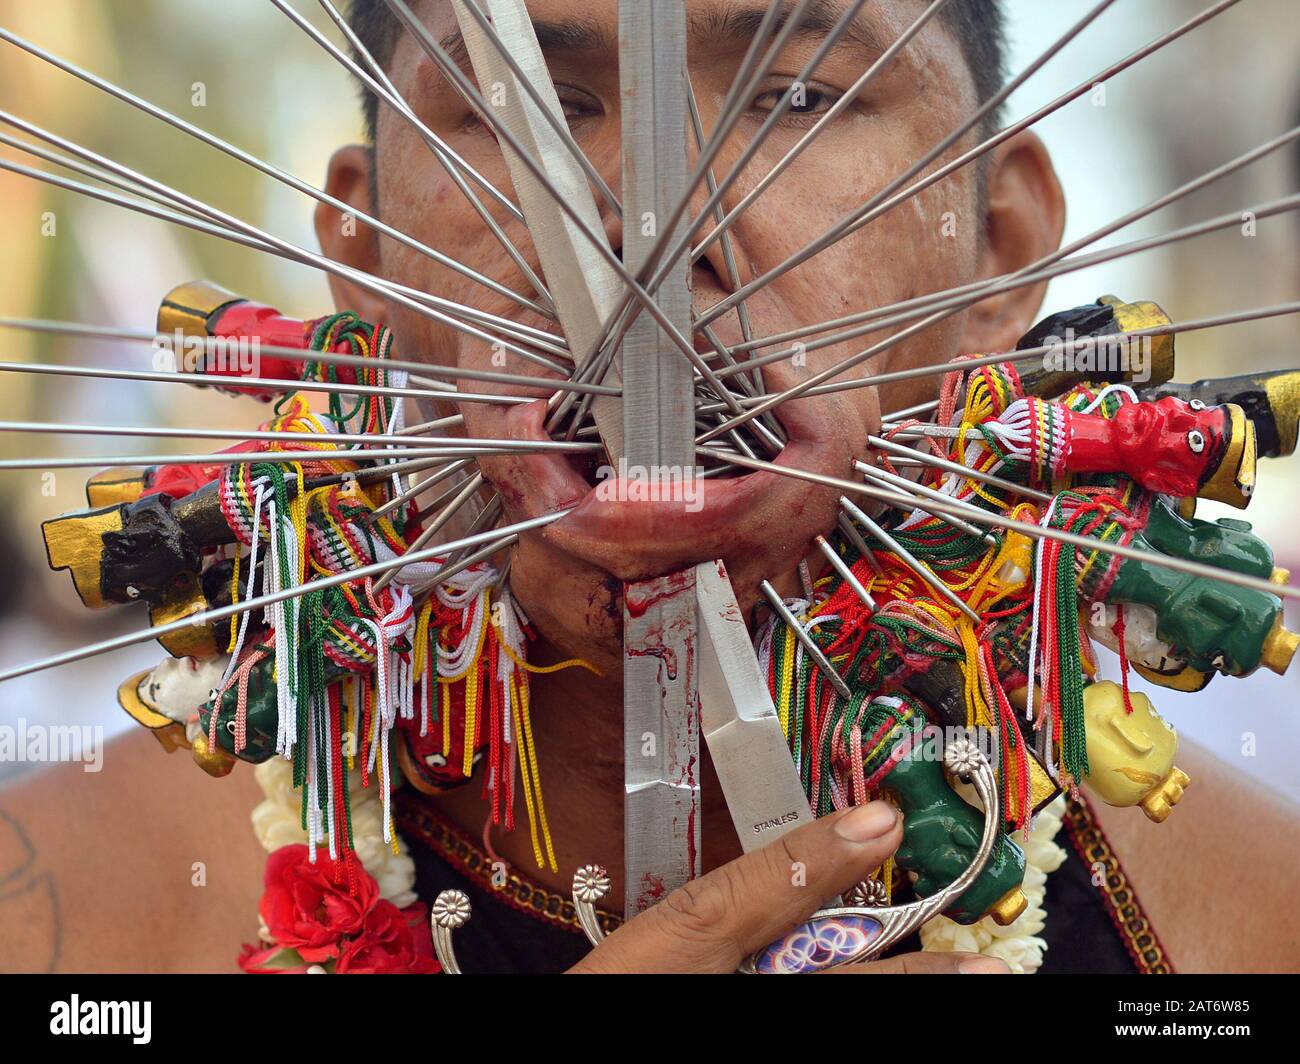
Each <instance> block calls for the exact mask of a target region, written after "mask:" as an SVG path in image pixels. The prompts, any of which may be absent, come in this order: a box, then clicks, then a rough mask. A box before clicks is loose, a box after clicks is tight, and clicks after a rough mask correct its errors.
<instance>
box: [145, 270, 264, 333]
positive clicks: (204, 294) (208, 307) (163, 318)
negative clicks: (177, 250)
mask: <svg viewBox="0 0 1300 1064" xmlns="http://www.w3.org/2000/svg"><path fill="white" fill-rule="evenodd" d="M242 302H244V297H243V296H240V295H236V294H235V293H234V292H230V291H227V290H226V289H224V288H222V287H221V286H220V285H218V284H213V283H212V282H211V281H187V282H186V283H185V284H180V285H177V286H176V287H175V288H173V289H172V290H171V291H170V292H168V293H167V294H166V295H165V296H163V299H162V303H161V304H159V307H158V331H159V332H160V333H172V332H176V331H177V330H179V331H180V332H181V333H182V334H183V335H185V336H204V337H205V336H207V335H208V318H210V317H211V316H212V314H213V313H214V312H215V311H217V310H220V309H221V308H222V307H224V306H227V305H228V304H230V303H242Z"/></svg>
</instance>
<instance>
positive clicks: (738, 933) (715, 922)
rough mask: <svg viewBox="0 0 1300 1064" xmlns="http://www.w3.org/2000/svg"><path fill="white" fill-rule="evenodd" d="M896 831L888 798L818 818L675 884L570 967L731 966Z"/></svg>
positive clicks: (882, 854)
mask: <svg viewBox="0 0 1300 1064" xmlns="http://www.w3.org/2000/svg"><path fill="white" fill-rule="evenodd" d="M901 839H902V819H901V818H900V817H899V815H898V812H897V811H896V810H895V809H894V807H893V806H892V805H890V804H889V803H888V802H871V803H869V804H867V805H861V806H856V807H854V808H853V809H846V810H844V811H843V812H840V813H835V814H832V815H831V816H827V817H822V818H821V819H819V820H815V821H813V822H812V823H811V824H806V825H804V826H803V827H801V828H799V829H798V830H796V831H792V832H790V833H789V834H788V835H784V836H782V837H781V838H779V839H777V840H776V841H775V842H773V843H771V844H770V845H768V846H766V847H764V848H763V849H761V850H756V851H754V852H753V853H748V854H745V856H743V857H740V858H737V859H736V860H735V861H732V862H730V863H729V864H725V865H723V866H722V867H721V868H716V869H714V870H713V871H712V872H710V873H709V874H708V875H706V876H702V877H701V878H699V879H696V880H693V881H691V882H690V883H688V884H686V885H685V886H684V887H680V888H679V889H677V890H675V891H673V892H672V893H671V894H669V895H668V897H666V898H665V899H664V900H663V901H661V902H660V903H659V904H658V905H656V906H655V907H654V908H652V909H650V910H648V911H647V912H645V913H642V914H641V915H640V916H638V917H637V918H636V919H634V920H631V921H629V922H628V923H627V924H625V925H624V926H623V927H621V928H620V929H619V930H618V931H616V932H615V933H614V934H613V935H611V936H610V937H609V938H608V939H606V940H605V942H603V943H602V944H601V945H600V947H599V948H598V949H596V950H594V951H592V953H591V954H590V955H589V956H588V957H587V958H586V959H584V960H583V962H582V963H581V964H579V965H578V966H577V967H576V968H575V969H574V970H575V971H582V972H734V971H735V970H736V969H737V968H738V967H739V966H740V962H741V961H742V960H744V958H745V957H747V956H749V954H751V953H753V952H754V951H755V950H758V949H761V948H762V947H764V946H766V945H768V944H769V943H771V942H774V941H775V940H776V939H778V938H780V937H781V936H782V935H784V934H785V933H786V932H788V931H790V930H791V929H793V928H795V927H797V926H798V925H799V924H801V923H803V922H804V921H805V920H807V919H808V917H810V916H811V915H812V914H813V913H814V912H816V911H817V910H818V909H819V908H821V907H822V906H823V905H825V904H826V903H827V902H829V901H831V900H832V899H834V898H835V897H836V896H837V895H839V894H842V893H843V892H844V891H846V890H848V889H849V888H851V887H852V886H853V885H854V884H855V883H858V882H859V881H861V880H862V879H864V878H865V877H866V876H867V875H869V874H870V873H871V872H872V871H873V870H874V869H876V868H878V867H880V865H881V864H883V863H884V861H885V859H886V858H887V857H889V855H890V854H891V853H893V852H894V850H895V849H896V848H897V847H898V844H899V842H900V841H901Z"/></svg>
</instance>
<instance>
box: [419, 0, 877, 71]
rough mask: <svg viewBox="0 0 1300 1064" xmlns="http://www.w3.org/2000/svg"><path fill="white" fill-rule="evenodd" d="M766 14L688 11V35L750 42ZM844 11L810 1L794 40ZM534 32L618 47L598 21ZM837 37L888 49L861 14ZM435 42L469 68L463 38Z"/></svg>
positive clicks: (579, 44) (575, 44)
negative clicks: (689, 12)
mask: <svg viewBox="0 0 1300 1064" xmlns="http://www.w3.org/2000/svg"><path fill="white" fill-rule="evenodd" d="M796 3H797V0H788V2H787V3H786V5H785V10H784V11H782V12H781V14H780V15H778V16H777V18H776V20H775V23H774V25H773V26H772V29H771V36H772V37H774V36H775V35H776V34H777V33H778V32H779V31H780V29H781V27H782V26H784V25H785V23H786V21H787V19H789V17H790V15H791V13H792V12H793V10H794V8H795V6H796ZM767 10H768V4H767V3H764V2H762V0H758V2H756V3H743V2H741V0H732V2H728V3H725V4H724V5H722V6H721V7H715V8H712V9H710V10H708V11H697V12H692V13H691V15H690V35H691V37H692V38H693V39H694V40H699V41H714V42H737V43H741V42H743V43H745V44H748V42H749V41H751V40H752V39H753V37H754V34H756V33H757V32H758V30H759V28H760V27H761V26H762V24H763V19H764V18H766V17H767ZM843 13H844V12H843V9H842V7H841V5H840V4H838V3H836V2H834V0H814V2H813V3H812V4H811V5H809V7H808V10H807V11H806V12H805V13H804V17H803V18H802V19H801V20H800V22H799V28H798V29H797V30H796V31H795V32H794V35H793V39H794V40H798V39H800V38H808V37H818V38H820V37H824V36H826V34H828V33H829V32H830V31H831V30H833V29H834V28H835V27H836V25H837V24H838V23H839V21H840V19H841V17H842V16H843ZM533 31H534V32H535V33H536V34H537V42H538V44H540V45H541V48H542V51H543V52H551V51H553V52H611V53H612V52H615V51H617V49H618V38H617V36H616V35H615V34H611V33H610V31H609V29H608V28H607V27H606V26H605V25H603V24H602V23H599V22H596V21H595V20H591V19H582V18H574V19H564V20H561V21H546V20H540V19H539V20H537V21H535V22H534V23H533ZM840 39H841V40H842V41H851V42H854V43H857V44H859V45H861V46H862V47H863V48H865V49H866V50H867V51H869V52H871V53H873V54H879V53H881V52H884V51H885V49H886V47H887V45H886V43H885V42H884V41H883V40H882V39H881V37H880V34H879V32H878V31H877V30H876V27H875V25H874V24H873V23H872V22H871V21H870V20H869V19H867V18H865V17H863V16H862V15H861V14H859V15H858V17H856V18H854V19H852V20H851V21H850V22H849V24H848V25H847V26H846V27H845V28H844V32H843V33H842V34H841V37H840ZM438 43H439V45H441V47H442V49H443V50H444V51H445V52H446V53H447V54H448V55H449V56H451V59H452V61H453V62H455V63H457V64H458V65H460V66H468V65H469V50H468V49H467V48H466V47H465V38H464V37H463V36H461V33H460V31H459V30H453V31H452V32H451V33H449V34H447V36H445V37H444V38H443V39H442V40H441V41H439V42H438Z"/></svg>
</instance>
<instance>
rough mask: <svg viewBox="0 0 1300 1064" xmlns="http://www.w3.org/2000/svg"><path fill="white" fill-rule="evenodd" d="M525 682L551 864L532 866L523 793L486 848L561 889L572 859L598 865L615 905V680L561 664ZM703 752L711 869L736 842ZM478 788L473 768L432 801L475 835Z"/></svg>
mask: <svg viewBox="0 0 1300 1064" xmlns="http://www.w3.org/2000/svg"><path fill="white" fill-rule="evenodd" d="M531 690H532V725H533V727H532V731H533V739H534V741H535V743H536V751H537V764H538V772H539V775H540V777H541V784H542V786H541V793H542V799H543V801H544V803H545V815H546V823H547V825H548V826H549V829H550V833H551V839H552V842H553V846H554V851H555V860H556V867H557V871H554V872H553V871H551V869H550V868H549V867H546V868H538V867H537V862H536V860H535V859H534V855H533V844H532V840H531V839H530V838H529V830H528V821H527V817H526V814H525V811H524V809H523V808H522V800H521V801H520V806H521V808H519V809H517V810H516V822H517V826H516V828H515V830H514V831H510V832H507V831H504V830H500V829H498V828H495V827H494V828H493V830H492V832H491V836H490V837H491V842H492V849H493V850H494V851H495V852H496V854H497V855H498V856H499V857H500V858H501V859H502V860H503V861H505V862H506V863H507V864H508V865H509V866H510V867H511V869H512V870H514V871H517V872H518V873H520V874H521V875H524V876H526V877H527V878H529V879H532V880H535V881H536V882H538V883H541V884H542V885H544V886H546V887H548V888H550V889H552V890H555V891H557V892H559V893H563V894H567V893H568V892H569V887H570V884H571V883H572V880H573V873H574V872H575V871H576V870H577V869H578V868H579V867H581V866H582V865H585V864H599V865H603V866H604V867H605V868H606V869H607V870H608V871H609V873H610V876H611V877H612V880H613V889H612V890H611V892H610V895H609V898H608V899H607V902H606V905H605V907H606V908H610V909H614V910H617V909H619V908H620V907H621V905H622V898H623V883H622V868H623V704H622V699H623V696H622V684H621V683H619V682H617V679H616V680H615V681H613V682H611V681H610V680H608V679H600V678H597V677H594V676H592V675H591V674H590V673H588V672H587V671H586V670H583V669H567V670H564V671H562V672H558V673H551V674H547V675H538V676H533V677H532V678H531ZM703 760H704V763H705V764H704V772H703V774H702V778H701V795H702V798H701V803H702V810H701V823H702V825H703V828H702V835H703V840H704V847H703V859H704V866H705V868H712V867H716V866H717V865H719V864H722V863H725V862H726V861H729V860H731V859H732V858H734V857H736V856H738V855H739V853H740V846H739V843H738V842H737V840H736V833H735V831H734V829H733V828H732V825H731V820H730V818H729V816H728V814H727V809H726V804H725V802H724V801H723V800H722V792H721V789H720V788H719V786H718V780H717V776H716V775H715V774H714V772H713V765H712V763H711V762H710V761H709V760H708V758H707V757H705V758H704V759H703ZM481 794H482V785H481V782H480V780H479V778H478V777H477V776H476V777H475V779H474V780H473V781H472V782H470V783H469V784H468V785H467V786H465V787H462V788H460V789H458V790H456V791H453V792H451V793H450V794H447V795H442V796H439V797H437V798H431V799H429V801H430V802H432V803H433V804H435V805H436V806H437V808H438V810H439V811H440V812H441V813H442V814H443V815H444V816H446V817H447V818H448V819H450V820H451V821H452V822H453V823H455V824H456V825H457V826H458V827H460V828H461V829H462V830H464V831H466V832H467V833H468V834H469V835H470V836H471V837H473V838H478V837H479V836H480V835H481V834H482V832H483V825H484V823H485V822H486V820H487V818H488V817H489V816H490V807H489V806H488V804H487V803H485V802H484V801H483V800H482V798H481ZM543 855H545V845H544V843H543Z"/></svg>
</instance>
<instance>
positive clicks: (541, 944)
mask: <svg viewBox="0 0 1300 1064" xmlns="http://www.w3.org/2000/svg"><path fill="white" fill-rule="evenodd" d="M413 817H414V819H412V818H413ZM397 819H398V827H399V830H402V829H405V830H404V831H403V834H404V836H405V838H406V839H407V841H408V842H409V843H410V846H411V856H412V857H413V858H414V860H415V870H416V878H415V889H416V892H417V893H418V894H419V896H420V898H421V900H423V901H425V902H432V901H433V899H434V898H435V897H437V895H438V893H439V892H440V891H443V890H447V889H448V888H454V889H457V890H463V891H464V892H465V893H466V894H467V895H469V899H470V903H471V905H472V906H473V917H472V919H471V920H470V921H469V923H468V924H466V925H465V926H464V927H463V928H461V929H460V930H459V931H457V932H456V953H457V956H458V957H459V958H460V961H461V964H462V966H463V967H464V969H465V971H466V972H474V973H506V972H511V973H526V974H544V973H556V972H562V971H564V970H565V969H566V968H569V967H571V966H572V965H574V964H576V963H577V962H578V961H579V960H581V959H582V957H584V956H585V955H586V954H587V953H588V952H589V951H590V949H591V947H590V945H588V943H587V939H586V937H585V936H584V935H583V934H582V932H581V931H579V930H578V929H577V928H576V927H574V928H572V929H570V928H568V927H565V926H561V925H560V924H559V923H558V922H554V921H552V922H544V921H543V920H542V919H539V918H538V916H536V915H531V914H530V913H527V912H523V911H521V910H520V909H519V908H517V907H515V905H512V904H509V903H508V902H506V901H503V900H502V894H501V892H498V891H495V890H493V889H492V888H491V887H490V886H487V885H486V884H485V883H484V881H483V877H481V876H470V875H466V874H464V873H462V872H461V871H458V870H457V868H455V867H453V865H452V863H450V862H449V861H448V860H447V859H446V858H444V857H443V856H440V855H439V854H438V853H436V852H435V851H434V849H433V848H432V846H431V845H430V842H429V829H430V827H431V825H433V824H434V823H435V822H434V821H433V819H432V818H431V817H430V816H428V815H418V814H415V813H414V812H413V807H412V806H410V805H407V806H406V807H405V808H399V810H398V811H397ZM435 830H445V827H444V826H442V825H438V827H437V829H435ZM1069 830H1070V827H1069V825H1068V824H1067V825H1066V826H1065V827H1063V828H1062V829H1061V834H1060V835H1059V836H1058V838H1057V842H1058V843H1059V844H1060V845H1061V846H1062V847H1064V849H1065V850H1066V853H1067V858H1066V861H1065V862H1064V864H1062V865H1061V867H1060V868H1058V869H1057V870H1056V871H1055V872H1053V873H1052V874H1051V875H1050V876H1048V877H1047V896H1046V900H1045V902H1044V907H1045V908H1046V910H1047V924H1046V927H1044V929H1043V931H1042V933H1041V937H1042V938H1043V939H1045V940H1046V941H1047V944H1048V949H1047V952H1046V954H1045V956H1044V958H1043V966H1042V968H1041V969H1040V971H1041V972H1042V973H1045V974H1047V973H1064V972H1072V973H1078V972H1086V973H1093V974H1107V975H1110V974H1132V973H1134V972H1136V971H1138V970H1139V969H1138V967H1137V966H1136V964H1135V963H1134V961H1133V959H1132V957H1131V956H1130V955H1129V953H1128V951H1127V950H1126V948H1125V946H1124V939H1123V938H1122V937H1121V934H1120V931H1119V930H1118V929H1117V928H1116V926H1115V924H1114V922H1113V921H1112V919H1111V916H1110V914H1109V911H1108V907H1107V902H1106V897H1107V895H1106V894H1105V893H1103V891H1101V890H1099V889H1098V888H1096V887H1094V886H1093V885H1092V870H1091V868H1090V866H1089V865H1088V864H1086V863H1085V862H1084V860H1083V859H1082V858H1081V857H1080V855H1079V854H1078V852H1076V850H1075V848H1074V846H1073V845H1071V843H1070V841H1069V840H1067V838H1066V834H1067V832H1068V831H1069ZM462 846H463V840H462ZM440 848H443V847H442V846H440ZM464 852H465V851H464V850H462V854H461V857H462V860H461V862H460V863H462V864H463V863H464V860H463V858H464ZM483 860H484V859H483V858H482V856H481V854H477V853H476V854H475V856H473V857H471V858H470V862H471V864H472V865H473V866H475V867H477V865H478V863H479V862H481V861H483ZM512 897H513V900H514V901H515V902H516V904H524V905H526V906H536V907H540V908H543V909H544V910H547V911H550V912H552V913H553V914H554V913H557V912H558V907H559V902H558V900H557V899H555V898H554V897H553V896H549V895H547V899H548V900H547V902H543V901H542V900H541V898H542V892H538V893H537V894H535V895H531V896H529V895H525V896H523V897H522V898H521V897H520V896H519V895H518V894H517V893H516V894H514V895H512ZM917 949H920V941H919V937H918V936H912V937H911V938H910V939H907V940H905V941H904V942H902V943H900V944H899V945H898V947H896V948H895V949H894V950H892V951H891V952H892V953H906V952H909V951H911V950H917Z"/></svg>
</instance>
